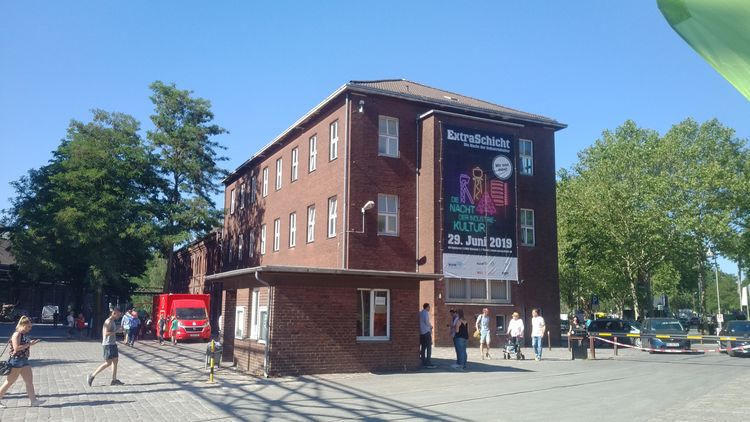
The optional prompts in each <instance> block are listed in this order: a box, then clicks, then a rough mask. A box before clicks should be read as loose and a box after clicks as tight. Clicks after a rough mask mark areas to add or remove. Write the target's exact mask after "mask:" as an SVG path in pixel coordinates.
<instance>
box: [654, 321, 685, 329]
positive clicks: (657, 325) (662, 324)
mask: <svg viewBox="0 0 750 422" xmlns="http://www.w3.org/2000/svg"><path fill="white" fill-rule="evenodd" d="M652 328H653V329H654V330H672V331H684V330H683V328H682V324H680V322H679V321H653V322H652Z"/></svg>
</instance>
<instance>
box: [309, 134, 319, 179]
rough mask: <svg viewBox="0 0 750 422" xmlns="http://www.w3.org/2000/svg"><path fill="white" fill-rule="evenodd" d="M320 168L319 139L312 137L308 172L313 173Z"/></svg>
mask: <svg viewBox="0 0 750 422" xmlns="http://www.w3.org/2000/svg"><path fill="white" fill-rule="evenodd" d="M317 168H318V137H317V136H311V137H310V157H309V159H308V160H307V172H308V173H311V172H313V171H315V169H317Z"/></svg>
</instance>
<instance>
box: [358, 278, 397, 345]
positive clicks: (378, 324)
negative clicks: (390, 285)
mask: <svg viewBox="0 0 750 422" xmlns="http://www.w3.org/2000/svg"><path fill="white" fill-rule="evenodd" d="M390 337H391V292H390V290H384V289H358V290H357V340H388V339H390Z"/></svg>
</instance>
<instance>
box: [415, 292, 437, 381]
mask: <svg viewBox="0 0 750 422" xmlns="http://www.w3.org/2000/svg"><path fill="white" fill-rule="evenodd" d="M419 358H420V359H422V365H424V367H425V368H434V367H435V366H434V365H433V364H432V360H431V358H432V323H431V322H430V304H429V303H425V304H424V305H422V310H421V311H420V312H419Z"/></svg>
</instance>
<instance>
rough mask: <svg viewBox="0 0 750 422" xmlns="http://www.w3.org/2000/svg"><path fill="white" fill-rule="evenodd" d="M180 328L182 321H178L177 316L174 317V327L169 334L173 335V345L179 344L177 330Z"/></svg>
mask: <svg viewBox="0 0 750 422" xmlns="http://www.w3.org/2000/svg"><path fill="white" fill-rule="evenodd" d="M179 327H180V321H178V320H177V316H176V315H172V326H171V327H170V328H171V330H169V333H170V334H171V335H172V344H173V345H176V344H177V330H178V329H179Z"/></svg>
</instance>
